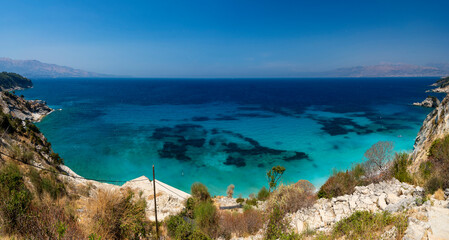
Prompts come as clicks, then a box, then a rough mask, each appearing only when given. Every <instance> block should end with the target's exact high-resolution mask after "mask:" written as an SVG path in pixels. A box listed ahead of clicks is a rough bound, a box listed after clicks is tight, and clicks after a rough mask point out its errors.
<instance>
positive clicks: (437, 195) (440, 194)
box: [433, 188, 446, 200]
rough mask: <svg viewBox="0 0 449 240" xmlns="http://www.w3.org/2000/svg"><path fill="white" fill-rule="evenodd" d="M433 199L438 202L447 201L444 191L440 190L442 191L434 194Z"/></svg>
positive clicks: (439, 190)
mask: <svg viewBox="0 0 449 240" xmlns="http://www.w3.org/2000/svg"><path fill="white" fill-rule="evenodd" d="M433 197H434V198H435V199H436V200H445V199H446V197H445V196H444V192H443V190H442V189H441V188H440V189H438V190H437V191H436V192H435V193H434V194H433Z"/></svg>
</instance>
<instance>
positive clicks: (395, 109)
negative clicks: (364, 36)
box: [20, 78, 436, 196]
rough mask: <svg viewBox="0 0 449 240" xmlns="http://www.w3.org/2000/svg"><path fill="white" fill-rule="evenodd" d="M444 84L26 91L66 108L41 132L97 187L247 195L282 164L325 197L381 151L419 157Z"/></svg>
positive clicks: (278, 83) (116, 85)
mask: <svg viewBox="0 0 449 240" xmlns="http://www.w3.org/2000/svg"><path fill="white" fill-rule="evenodd" d="M435 80H436V78H395V79H393V78H378V79H375V78H372V79H289V80H284V79H259V80H256V79H251V80H245V79H227V80H217V79H202V80H192V79H177V80H173V79H165V80H162V79H159V80H158V79H40V80H33V82H34V83H35V87H34V88H33V89H28V90H24V91H21V93H20V94H24V95H25V97H26V98H27V99H42V100H45V101H47V103H48V104H49V105H50V106H51V107H53V108H56V109H61V110H59V111H55V112H54V113H52V114H51V115H49V116H47V117H46V118H45V119H44V120H43V121H42V122H40V123H38V124H37V125H38V127H39V128H40V129H41V131H42V132H43V133H44V134H45V136H46V137H47V138H48V139H49V140H50V142H51V143H52V145H53V148H54V150H55V151H56V152H58V153H60V155H61V156H62V157H63V158H64V159H65V163H66V165H67V166H69V167H70V168H72V169H73V170H74V171H75V172H77V173H78V174H80V175H82V176H84V177H88V178H100V179H111V180H123V181H125V180H130V179H133V178H136V177H139V176H141V175H146V176H148V177H150V176H151V166H152V164H155V166H156V178H158V179H160V180H161V181H163V182H166V183H167V184H170V185H172V186H174V187H177V188H179V189H182V190H184V191H189V188H190V185H191V184H192V183H193V182H196V181H200V182H203V183H204V184H206V185H207V186H208V187H209V189H210V191H211V193H212V194H214V195H224V194H225V192H226V187H227V186H228V185H229V184H231V183H232V184H234V185H235V186H236V188H235V193H236V194H237V195H238V194H242V195H244V196H246V195H248V194H250V193H252V192H257V190H258V189H260V188H261V187H262V186H264V185H267V183H266V178H265V173H266V171H267V170H268V169H269V168H271V166H274V165H278V164H280V165H283V166H285V167H286V169H287V170H286V172H285V175H284V177H283V181H284V182H285V183H290V182H296V181H298V180H299V179H307V180H310V181H311V182H312V183H313V184H315V185H317V186H319V185H321V184H322V183H324V181H325V179H327V177H328V176H329V175H330V173H331V171H332V169H333V168H337V169H346V168H348V167H350V166H351V164H352V163H355V162H359V161H361V160H362V159H363V153H364V152H365V151H366V149H368V148H369V147H370V146H371V145H372V144H374V143H376V142H377V141H380V140H389V141H394V143H395V150H396V151H409V150H411V149H412V147H413V143H414V139H415V137H416V134H417V133H418V131H419V128H420V127H421V124H422V122H423V120H424V118H425V116H426V115H427V114H428V113H429V112H430V110H429V109H425V108H420V107H413V106H410V104H411V103H412V102H416V101H422V100H423V99H424V98H425V97H426V96H427V94H426V93H425V90H427V89H429V85H430V84H432V83H433V82H435Z"/></svg>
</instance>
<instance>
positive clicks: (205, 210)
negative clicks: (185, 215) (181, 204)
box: [194, 201, 218, 236]
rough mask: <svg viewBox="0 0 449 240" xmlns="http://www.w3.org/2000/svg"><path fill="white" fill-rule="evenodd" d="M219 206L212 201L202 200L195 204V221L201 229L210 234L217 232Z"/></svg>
mask: <svg viewBox="0 0 449 240" xmlns="http://www.w3.org/2000/svg"><path fill="white" fill-rule="evenodd" d="M216 215H217V208H216V207H215V206H214V204H213V203H212V202H210V201H206V202H201V203H199V204H198V205H197V206H195V210H194V216H195V223H196V225H197V226H198V227H199V229H200V230H201V231H202V232H204V233H206V234H207V235H209V236H213V235H214V234H216V232H217V227H218V226H217V218H216Z"/></svg>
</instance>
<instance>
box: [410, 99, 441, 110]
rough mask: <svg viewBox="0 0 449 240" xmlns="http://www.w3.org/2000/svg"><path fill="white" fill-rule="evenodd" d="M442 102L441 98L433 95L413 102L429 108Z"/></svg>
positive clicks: (415, 104)
mask: <svg viewBox="0 0 449 240" xmlns="http://www.w3.org/2000/svg"><path fill="white" fill-rule="evenodd" d="M439 104H440V100H438V98H436V97H433V96H428V97H427V98H426V99H424V101H422V102H416V103H413V105H414V106H420V107H427V108H436V107H438V105H439Z"/></svg>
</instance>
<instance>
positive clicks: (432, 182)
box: [424, 176, 443, 194]
mask: <svg viewBox="0 0 449 240" xmlns="http://www.w3.org/2000/svg"><path fill="white" fill-rule="evenodd" d="M442 185H443V184H442V181H441V179H440V178H439V177H438V176H433V177H431V178H430V179H429V180H428V181H427V182H426V184H425V185H424V190H425V191H426V193H427V194H433V193H434V192H435V191H436V190H438V189H439V188H442Z"/></svg>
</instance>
